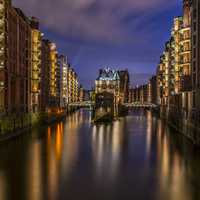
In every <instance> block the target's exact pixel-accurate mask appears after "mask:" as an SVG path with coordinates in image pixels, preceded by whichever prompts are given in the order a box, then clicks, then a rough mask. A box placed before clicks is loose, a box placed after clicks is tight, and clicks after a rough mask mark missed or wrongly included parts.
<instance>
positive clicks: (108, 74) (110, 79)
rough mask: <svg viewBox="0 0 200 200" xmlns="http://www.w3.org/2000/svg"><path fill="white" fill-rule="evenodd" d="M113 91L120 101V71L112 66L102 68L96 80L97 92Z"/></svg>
mask: <svg viewBox="0 0 200 200" xmlns="http://www.w3.org/2000/svg"><path fill="white" fill-rule="evenodd" d="M102 92H107V93H112V94H114V97H115V98H117V100H118V101H120V77H119V73H118V71H115V70H111V69H110V68H105V69H101V70H100V71H99V77H98V78H97V79H96V81H95V93H96V94H98V93H102Z"/></svg>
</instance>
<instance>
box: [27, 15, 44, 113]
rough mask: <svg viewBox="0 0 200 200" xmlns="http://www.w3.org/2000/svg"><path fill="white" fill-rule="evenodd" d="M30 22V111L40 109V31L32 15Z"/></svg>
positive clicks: (37, 22)
mask: <svg viewBox="0 0 200 200" xmlns="http://www.w3.org/2000/svg"><path fill="white" fill-rule="evenodd" d="M30 24H31V111H32V112H39V111H40V109H41V102H40V100H41V56H42V33H41V32H40V30H39V21H38V20H37V19H36V18H34V17H32V18H31V19H30Z"/></svg>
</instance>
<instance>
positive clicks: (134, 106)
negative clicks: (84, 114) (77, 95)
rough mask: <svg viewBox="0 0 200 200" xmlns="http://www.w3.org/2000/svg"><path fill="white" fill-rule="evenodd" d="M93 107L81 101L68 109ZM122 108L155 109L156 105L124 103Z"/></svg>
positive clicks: (90, 102) (90, 103)
mask: <svg viewBox="0 0 200 200" xmlns="http://www.w3.org/2000/svg"><path fill="white" fill-rule="evenodd" d="M94 105H95V102H92V101H83V102H74V103H70V104H69V105H68V106H69V107H79V108H91V107H93V106H94ZM123 105H124V106H126V107H128V108H157V107H158V106H157V105H156V104H152V103H148V102H144V103H141V102H133V103H124V104H123Z"/></svg>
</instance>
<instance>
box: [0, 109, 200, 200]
mask: <svg viewBox="0 0 200 200" xmlns="http://www.w3.org/2000/svg"><path fill="white" fill-rule="evenodd" d="M79 199H80V200H126V199H127V200H129V199H131V200H133V199H135V200H143V199H144V200H196V199H197V200H199V199H200V153H199V150H196V149H194V147H193V146H192V145H191V144H190V143H189V142H188V141H187V140H186V139H185V138H184V137H182V136H180V135H179V134H177V133H175V132H174V131H172V130H169V129H168V128H167V127H166V126H165V125H164V123H162V122H161V120H159V119H156V118H155V117H153V116H152V114H151V112H144V111H130V113H129V115H128V116H127V117H124V118H120V119H119V120H117V121H115V122H113V124H107V125H106V124H102V125H93V124H92V123H91V113H90V112H89V111H87V110H81V111H78V112H76V113H74V114H72V115H71V116H69V117H67V119H66V120H65V121H63V122H60V123H57V124H55V125H52V126H49V127H46V128H40V129H39V130H33V131H32V132H31V133H27V134H25V135H23V136H20V137H19V138H17V139H14V140H12V141H9V142H6V143H4V144H2V143H1V144H0V200H79Z"/></svg>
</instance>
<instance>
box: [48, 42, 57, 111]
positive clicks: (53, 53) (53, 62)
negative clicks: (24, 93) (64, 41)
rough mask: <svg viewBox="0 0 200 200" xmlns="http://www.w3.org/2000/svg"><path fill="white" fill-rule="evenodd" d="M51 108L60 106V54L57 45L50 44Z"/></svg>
mask: <svg viewBox="0 0 200 200" xmlns="http://www.w3.org/2000/svg"><path fill="white" fill-rule="evenodd" d="M49 47H50V73H49V75H50V106H51V107H57V106H58V105H57V104H58V96H57V94H58V91H57V79H56V78H57V77H56V76H57V75H56V71H57V68H58V53H57V49H56V44H55V43H52V42H50V43H49Z"/></svg>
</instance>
